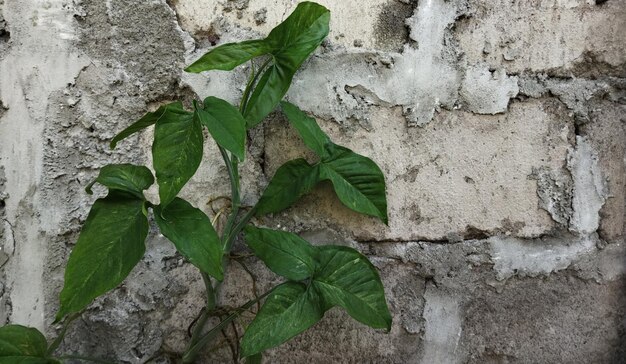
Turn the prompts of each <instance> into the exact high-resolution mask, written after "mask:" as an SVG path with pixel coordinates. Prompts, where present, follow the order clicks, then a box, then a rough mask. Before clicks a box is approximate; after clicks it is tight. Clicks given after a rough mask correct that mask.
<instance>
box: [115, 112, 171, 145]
mask: <svg viewBox="0 0 626 364" xmlns="http://www.w3.org/2000/svg"><path fill="white" fill-rule="evenodd" d="M182 108H183V104H182V103H181V102H180V101H176V102H172V103H171V104H166V105H162V106H161V107H159V108H158V109H157V110H156V111H154V112H149V113H147V114H146V115H144V116H143V117H142V118H141V119H139V120H137V121H136V122H135V123H133V124H132V125H131V126H129V127H128V128H126V129H124V130H122V131H121V132H120V133H119V134H117V135H116V136H115V137H114V138H113V140H111V149H113V148H115V146H116V145H117V143H118V142H119V141H120V140H122V139H124V138H127V137H129V136H130V135H132V134H135V133H136V132H138V131H140V130H142V129H145V128H147V127H149V126H150V125H153V124H155V123H156V122H157V120H159V119H160V118H161V117H162V116H163V114H165V111H166V110H167V109H182Z"/></svg>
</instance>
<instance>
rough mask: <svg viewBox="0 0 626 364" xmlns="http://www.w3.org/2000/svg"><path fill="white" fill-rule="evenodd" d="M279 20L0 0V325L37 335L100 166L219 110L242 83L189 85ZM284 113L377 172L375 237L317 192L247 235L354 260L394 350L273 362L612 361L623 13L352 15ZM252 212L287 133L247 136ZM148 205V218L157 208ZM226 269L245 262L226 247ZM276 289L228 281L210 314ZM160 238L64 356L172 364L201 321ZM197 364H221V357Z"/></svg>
mask: <svg viewBox="0 0 626 364" xmlns="http://www.w3.org/2000/svg"><path fill="white" fill-rule="evenodd" d="M296 3H297V2H296V1H291V0H289V1H288V0H279V1H267V0H171V1H164V0H141V1H133V2H129V1H127V0H107V1H101V0H97V1H96V0H74V1H70V0H46V1H43V0H21V1H14V0H0V222H1V223H0V279H1V281H0V324H4V323H6V322H15V323H20V324H29V325H33V326H36V327H39V328H41V329H43V330H46V332H47V333H48V334H49V335H50V336H54V334H55V331H56V330H58V329H59V328H58V327H57V326H55V325H52V324H51V321H52V317H53V314H54V312H55V310H56V308H57V307H58V306H57V305H58V301H57V295H58V292H59V290H60V288H61V285H62V275H63V267H64V263H65V261H66V259H67V256H68V253H69V251H70V249H71V247H72V245H73V244H74V242H75V241H76V238H77V234H78V231H79V229H80V226H81V223H82V222H83V221H84V219H85V217H86V214H87V211H88V209H89V206H90V204H91V203H92V201H93V199H94V197H92V196H88V195H86V194H84V193H82V190H83V188H84V186H85V185H86V184H87V183H88V182H89V181H90V180H91V179H92V178H93V177H94V176H95V174H96V173H97V170H98V168H100V167H101V166H103V165H104V164H107V163H111V162H119V161H132V162H137V163H149V137H150V135H149V132H147V133H144V134H142V135H140V136H137V137H134V138H131V139H130V141H128V142H125V143H122V144H121V145H120V147H118V149H116V150H115V151H110V150H109V149H108V146H107V144H108V141H109V140H110V139H111V137H112V136H113V135H114V134H115V133H116V132H117V131H119V130H121V129H122V128H123V127H124V126H125V125H127V124H129V123H130V122H131V121H133V120H134V119H136V118H137V117H138V116H140V115H142V113H144V112H145V111H146V110H148V109H154V108H155V107H156V105H158V104H160V103H163V102H166V101H169V100H173V99H183V100H185V101H186V102H189V101H190V100H191V99H192V98H193V97H197V96H201V97H204V96H208V95H218V96H220V97H222V98H226V99H229V100H231V101H235V100H237V99H238V98H239V97H240V95H241V91H242V84H243V82H244V80H245V77H246V73H247V71H248V69H247V68H246V67H241V68H240V69H238V70H237V71H236V72H233V73H220V72H213V73H210V74H207V75H188V74H183V73H182V72H181V69H182V68H183V65H185V64H186V63H188V62H189V61H191V60H193V59H195V58H196V57H197V56H199V55H200V54H202V53H203V52H205V51H206V50H207V49H208V48H209V47H211V46H212V45H216V44H222V43H225V42H228V41H236V40H243V39H249V38H251V37H258V36H260V35H264V34H266V33H267V32H268V31H269V29H271V28H272V27H273V26H274V25H275V24H277V23H278V22H280V21H281V20H282V19H284V17H285V16H286V14H288V13H289V12H290V11H291V10H292V9H293V8H294V7H295V5H296ZM320 3H322V4H324V5H326V6H327V7H329V8H330V9H331V11H332V16H333V18H332V21H331V29H332V30H331V34H330V36H329V38H328V41H326V42H325V43H324V44H323V46H322V47H321V49H320V50H319V51H318V52H317V54H316V55H315V56H314V57H313V58H312V59H311V60H310V61H308V62H307V63H306V64H305V65H304V67H303V69H302V71H301V72H299V73H298V75H297V76H296V79H295V80H294V84H293V86H292V89H291V91H290V92H289V94H288V98H289V99H290V100H291V101H293V102H295V103H297V104H298V105H299V106H301V107H302V108H303V109H305V110H307V111H309V112H310V113H312V114H313V115H315V116H316V117H317V118H318V121H319V122H320V124H321V126H322V128H323V129H324V130H326V131H327V132H329V133H330V134H331V135H332V137H333V138H334V139H335V140H337V142H338V143H340V144H344V145H346V146H348V147H350V148H352V149H354V150H355V151H357V152H359V153H362V154H365V155H369V156H371V157H372V158H373V159H374V160H375V161H376V162H378V163H379V164H380V165H381V167H382V169H383V171H384V172H385V175H386V178H387V184H388V200H389V214H390V224H389V226H383V225H381V224H379V223H377V222H376V221H374V220H372V219H369V218H363V217H360V216H357V215H356V214H354V213H352V212H350V211H349V210H347V209H346V208H344V207H342V205H341V204H340V203H339V202H338V200H336V198H334V197H332V194H331V193H329V188H328V186H321V187H320V188H318V189H317V190H315V191H314V192H313V193H312V194H311V195H309V196H307V197H305V198H304V199H302V200H301V201H300V202H299V203H298V204H297V205H296V206H295V207H293V208H291V209H290V210H288V211H286V212H285V213H281V214H277V215H276V216H273V217H272V218H267V219H265V220H263V221H260V223H263V224H265V225H267V226H272V227H286V228H289V229H291V230H292V231H296V232H298V233H300V234H302V236H304V237H306V238H308V239H309V240H310V241H312V242H314V243H335V244H345V245H350V246H353V247H356V248H358V249H360V250H361V251H363V252H365V253H367V254H368V255H369V256H370V258H371V259H372V260H373V262H374V263H375V265H377V267H378V268H379V269H380V270H381V275H382V278H383V281H384V283H385V288H386V291H387V294H388V297H389V298H388V299H389V304H390V309H391V311H392V314H393V316H394V325H393V328H392V330H391V332H390V333H389V334H386V333H382V332H378V331H375V330H371V329H368V328H366V327H364V326H362V325H360V324H358V323H356V322H354V321H352V320H351V319H350V318H349V317H348V316H347V315H345V314H344V313H342V312H340V311H335V310H333V311H331V312H329V313H328V314H327V317H326V318H325V319H324V320H323V321H322V322H321V323H319V324H318V325H316V326H315V327H314V328H313V329H312V330H310V331H309V332H307V333H305V334H303V335H301V336H299V337H297V338H296V339H295V340H294V341H292V342H290V343H288V344H285V345H283V346H281V347H279V348H277V349H275V350H271V351H270V352H268V353H267V355H266V361H267V362H281V363H283V362H284V363H289V362H293V363H301V362H304V361H309V362H315V363H331V362H377V363H378V362H388V363H518V362H519V363H529V362H534V363H557V362H562V363H611V362H615V363H621V362H626V304H625V302H626V242H625V241H624V237H625V235H626V224H625V221H626V220H625V219H626V216H625V214H626V208H625V206H626V165H625V163H626V162H625V157H626V154H625V151H626V149H625V148H626V125H625V123H626V51H625V49H626V2H624V1H620V0H608V1H599V0H595V1H593V0H535V1H526V0H518V1H509V0H507V1H504V0H500V1H491V0H489V1H487V0H447V1H445V0H421V1H415V0H367V1H362V0H358V1H357V0H350V1H330V0H324V1H320ZM250 136H251V138H250V143H249V145H248V151H249V155H250V157H249V158H248V159H247V162H246V164H245V165H244V166H243V167H242V169H243V171H242V175H243V176H245V179H244V180H243V181H242V185H243V188H244V196H243V200H244V203H245V204H248V205H252V204H253V203H254V202H255V201H256V198H257V196H258V195H259V192H260V191H261V190H262V188H263V187H264V186H265V185H266V183H267V181H268V179H269V178H270V177H271V176H272V174H273V172H274V171H275V170H276V169H277V168H278V166H280V165H281V164H282V163H283V162H284V161H286V160H288V159H291V158H293V157H296V156H300V155H303V154H304V155H306V151H305V149H304V146H303V144H302V143H301V142H300V141H299V140H298V138H297V137H295V133H294V131H293V130H291V129H290V128H289V126H288V124H287V123H286V122H285V120H284V119H283V117H282V116H281V115H280V114H278V113H276V114H272V115H271V117H270V118H269V120H267V121H266V122H265V123H264V124H263V125H262V126H259V127H257V128H256V129H254V130H252V131H251V133H250ZM219 166H220V159H219V156H218V153H217V150H216V149H215V147H214V146H212V145H211V144H210V143H207V147H206V150H205V161H204V162H203V165H202V166H201V168H200V170H199V171H198V173H197V174H196V176H195V177H194V179H193V180H192V182H191V183H190V185H189V186H188V187H187V188H186V189H185V190H184V191H183V194H184V195H185V197H186V198H188V199H189V200H190V201H192V202H193V203H194V204H195V205H196V206H198V207H200V208H203V209H204V210H206V211H207V212H209V213H211V212H212V211H217V210H219V209H220V208H221V207H222V206H220V205H219V202H220V201H217V202H215V203H210V204H208V203H207V201H211V200H213V199H214V198H215V197H218V196H221V195H225V194H227V192H228V189H227V187H228V186H227V185H226V183H224V181H225V178H226V171H225V170H224V168H222V167H219ZM150 193H151V196H152V197H153V198H156V194H155V191H151V192H150ZM237 250H238V251H239V252H242V253H243V252H245V248H244V247H243V246H241V244H240V245H238V246H237ZM246 268H247V269H249V270H250V271H251V272H252V273H253V275H254V276H255V277H256V285H257V287H256V288H257V289H258V290H259V291H262V290H264V288H267V287H269V286H270V285H271V284H273V283H275V282H277V281H278V278H277V277H275V276H274V275H272V274H271V273H270V272H268V271H267V270H266V269H265V268H264V267H263V266H262V264H260V263H259V262H257V261H255V260H254V259H251V258H245V259H242V260H241V262H240V263H232V264H231V266H230V268H229V270H230V271H229V277H230V278H228V280H227V281H226V282H225V286H224V289H223V291H222V297H221V302H222V303H223V304H229V305H233V306H236V305H239V304H241V303H243V302H245V301H247V299H249V298H250V294H249V293H248V292H250V291H251V289H252V287H253V283H254V281H253V278H252V276H251V275H249V274H248V273H247V272H246ZM202 287H203V285H202V282H201V279H200V276H199V275H198V274H197V273H196V271H195V270H194V268H193V267H192V266H191V265H189V264H188V263H186V262H184V261H183V260H182V258H181V257H180V256H178V255H177V254H176V252H175V250H174V249H173V247H172V246H171V244H170V243H168V242H167V241H166V240H165V239H164V238H162V237H160V236H159V235H158V234H157V233H156V232H154V233H153V234H151V236H150V238H149V242H148V252H147V254H146V257H145V258H144V259H143V260H142V262H141V263H140V265H139V266H138V267H137V268H136V269H135V270H134V271H133V272H132V273H131V275H130V277H129V278H128V279H127V280H126V281H125V283H124V284H123V285H122V286H121V287H120V288H119V289H116V290H115V291H113V292H112V293H110V294H108V295H106V296H105V297H103V298H100V299H98V300H97V301H96V303H95V304H94V305H92V306H91V307H90V309H89V310H88V311H87V312H85V313H84V314H83V315H82V316H81V318H80V319H79V320H77V321H76V323H75V324H74V325H73V327H72V329H71V331H70V333H69V336H68V339H67V340H66V343H65V345H64V347H63V350H65V351H66V352H80V353H85V354H90V355H92V356H102V357H107V358H110V359H113V360H115V361H116V362H123V363H146V362H150V363H168V362H170V360H171V359H170V358H172V357H174V356H175V353H177V352H181V351H182V350H184V347H185V343H186V341H187V325H188V324H189V323H190V322H191V321H192V320H193V319H194V317H196V315H197V314H198V312H199V310H200V308H201V306H202V304H203V288H202ZM205 361H206V362H231V361H232V359H230V351H229V349H228V346H227V345H226V344H225V343H223V345H222V346H221V347H220V348H218V349H217V350H216V351H214V352H213V353H212V354H210V356H207V357H206V358H205Z"/></svg>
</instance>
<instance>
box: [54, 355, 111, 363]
mask: <svg viewBox="0 0 626 364" xmlns="http://www.w3.org/2000/svg"><path fill="white" fill-rule="evenodd" d="M59 359H61V360H66V359H74V360H82V361H88V362H92V363H100V364H115V363H113V362H110V361H106V360H102V359H96V358H90V357H88V356H82V355H63V356H61V357H59Z"/></svg>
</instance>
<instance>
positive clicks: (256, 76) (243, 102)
mask: <svg viewBox="0 0 626 364" xmlns="http://www.w3.org/2000/svg"><path fill="white" fill-rule="evenodd" d="M272 59H273V58H272V57H270V58H268V59H267V61H265V62H264V63H263V64H262V65H261V67H260V68H259V70H258V72H256V74H255V72H254V68H253V69H252V73H251V74H250V79H249V81H248V84H247V85H246V89H245V91H244V92H243V96H242V97H241V102H240V103H239V111H241V113H242V114H243V113H244V112H245V111H246V107H248V100H249V98H250V92H251V91H252V89H253V87H254V85H255V84H256V82H257V80H258V79H259V76H260V75H261V74H262V73H263V71H265V68H266V67H267V65H268V64H269V63H270V62H271V61H272Z"/></svg>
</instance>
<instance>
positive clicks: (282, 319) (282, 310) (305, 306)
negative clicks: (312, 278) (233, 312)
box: [241, 282, 324, 357]
mask: <svg viewBox="0 0 626 364" xmlns="http://www.w3.org/2000/svg"><path fill="white" fill-rule="evenodd" d="M323 315H324V311H323V309H322V307H321V302H320V298H319V296H318V293H317V292H316V291H315V289H313V288H312V287H309V288H307V287H306V286H305V285H304V284H301V283H295V282H287V283H283V284H281V285H280V286H278V287H276V288H275V289H274V291H273V292H272V293H271V294H270V295H269V297H268V298H267V300H266V301H265V303H264V304H263V307H261V310H259V313H258V314H257V315H256V317H255V318H254V320H253V321H252V323H251V324H250V326H248V328H247V329H246V332H245V334H244V335H243V338H242V340H241V356H242V357H248V356H251V355H254V354H257V353H260V352H262V351H263V350H266V349H269V348H273V347H275V346H278V345H280V344H282V343H284V342H285V341H287V340H289V339H291V338H292V337H294V336H296V335H298V334H299V333H301V332H303V331H305V330H306V329H308V328H309V327H311V326H313V325H314V324H315V323H317V322H318V321H319V320H320V319H321V318H322V316H323Z"/></svg>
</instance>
